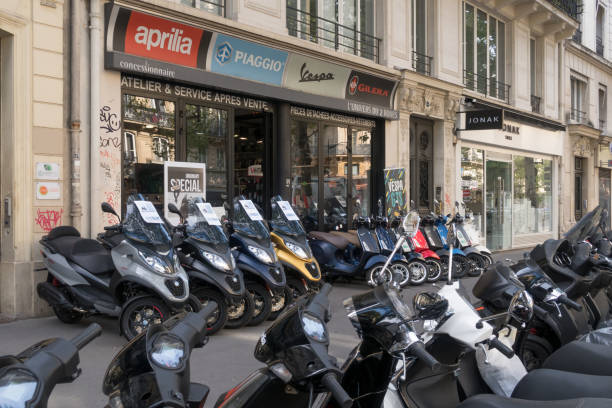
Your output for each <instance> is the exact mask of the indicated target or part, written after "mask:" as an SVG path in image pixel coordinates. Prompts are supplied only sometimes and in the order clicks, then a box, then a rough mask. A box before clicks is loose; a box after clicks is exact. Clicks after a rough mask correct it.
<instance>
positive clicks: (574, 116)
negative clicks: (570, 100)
mask: <svg viewBox="0 0 612 408" xmlns="http://www.w3.org/2000/svg"><path fill="white" fill-rule="evenodd" d="M570 120H571V121H572V122H575V123H583V124H587V123H588V121H589V118H588V117H587V113H586V112H583V111H581V110H578V109H576V108H571V109H570Z"/></svg>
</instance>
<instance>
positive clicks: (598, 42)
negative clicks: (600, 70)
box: [595, 36, 604, 57]
mask: <svg viewBox="0 0 612 408" xmlns="http://www.w3.org/2000/svg"><path fill="white" fill-rule="evenodd" d="M595 52H596V53H597V54H599V55H601V56H602V57H603V54H604V43H603V40H602V39H601V37H600V36H595Z"/></svg>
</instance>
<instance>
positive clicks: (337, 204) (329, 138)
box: [321, 124, 348, 230]
mask: <svg viewBox="0 0 612 408" xmlns="http://www.w3.org/2000/svg"><path fill="white" fill-rule="evenodd" d="M347 137H348V129H347V128H346V127H342V126H336V125H327V124H326V125H323V131H322V138H321V143H322V144H323V157H322V165H323V220H324V223H325V228H326V229H330V230H334V229H343V228H345V227H346V225H347V222H348V206H347V200H348V197H347V186H348V175H345V174H344V166H348V151H347V143H348V139H347Z"/></svg>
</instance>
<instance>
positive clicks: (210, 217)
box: [196, 203, 221, 225]
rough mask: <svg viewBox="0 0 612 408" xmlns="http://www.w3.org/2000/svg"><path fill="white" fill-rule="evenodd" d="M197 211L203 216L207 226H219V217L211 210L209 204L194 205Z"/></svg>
mask: <svg viewBox="0 0 612 408" xmlns="http://www.w3.org/2000/svg"><path fill="white" fill-rule="evenodd" d="M196 205H197V206H198V209H199V210H200V212H201V213H202V215H203V216H204V219H205V220H206V222H207V223H208V225H221V221H219V217H217V214H216V213H215V210H213V208H212V205H210V203H196Z"/></svg>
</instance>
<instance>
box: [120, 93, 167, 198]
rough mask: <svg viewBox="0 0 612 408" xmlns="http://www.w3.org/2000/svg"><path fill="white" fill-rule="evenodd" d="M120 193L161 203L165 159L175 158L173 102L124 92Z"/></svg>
mask: <svg viewBox="0 0 612 408" xmlns="http://www.w3.org/2000/svg"><path fill="white" fill-rule="evenodd" d="M123 130H124V139H125V141H126V142H125V143H124V147H123V154H124V160H123V166H124V170H123V178H124V183H123V194H124V196H127V195H130V194H135V193H141V194H144V195H146V196H147V198H148V199H150V200H151V201H153V203H154V204H156V205H162V203H163V182H164V161H166V160H175V155H176V144H175V103H174V102H172V101H166V100H162V99H156V98H147V97H142V96H134V95H128V94H125V95H123Z"/></svg>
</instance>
